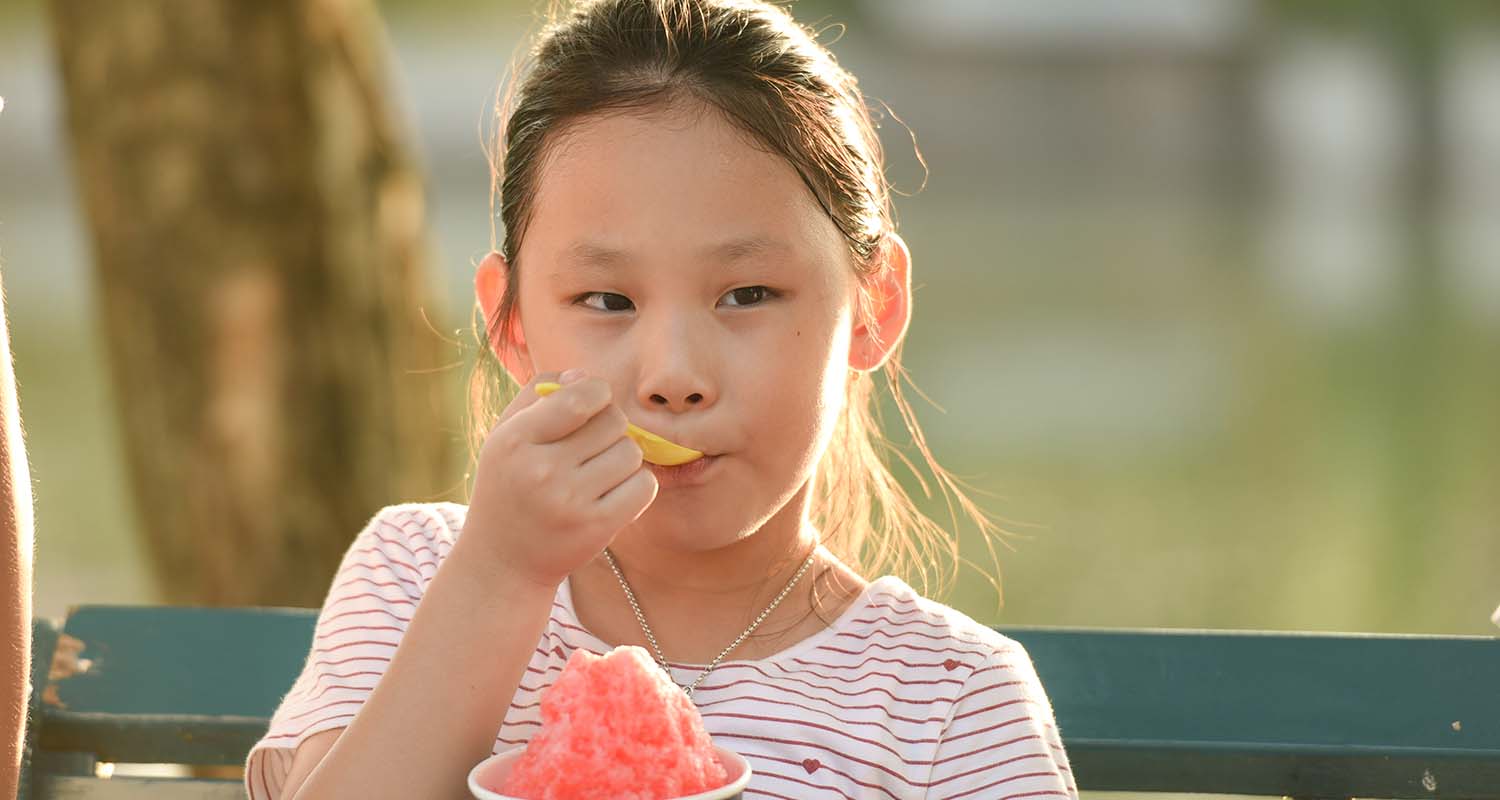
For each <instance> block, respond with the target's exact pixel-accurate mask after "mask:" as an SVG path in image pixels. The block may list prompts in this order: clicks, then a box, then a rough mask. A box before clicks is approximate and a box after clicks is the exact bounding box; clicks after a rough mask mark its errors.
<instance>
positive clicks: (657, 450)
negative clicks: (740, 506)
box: [536, 381, 703, 467]
mask: <svg viewBox="0 0 1500 800" xmlns="http://www.w3.org/2000/svg"><path fill="white" fill-rule="evenodd" d="M561 388H562V384H559V383H552V382H550V381H544V382H542V383H538V384H537V385H536V394H537V397H546V396H547V395H549V394H552V393H553V392H555V391H557V390H558V389H561ZM625 435H626V436H629V437H630V438H632V439H634V440H635V443H636V444H638V445H640V446H641V458H643V459H645V460H647V461H650V462H651V463H653V464H660V465H661V466H663V467H675V466H677V465H678V464H686V463H688V462H689V461H697V460H698V459H700V458H702V457H703V454H702V453H700V452H698V451H697V450H694V449H692V448H690V447H683V446H682V445H680V444H675V443H673V442H669V441H667V440H666V439H663V438H661V437H660V436H657V435H656V434H654V433H652V432H650V431H647V430H642V429H641V428H638V427H636V426H635V424H634V423H630V425H629V426H628V427H626V428H625Z"/></svg>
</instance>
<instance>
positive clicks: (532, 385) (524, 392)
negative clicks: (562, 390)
mask: <svg viewBox="0 0 1500 800" xmlns="http://www.w3.org/2000/svg"><path fill="white" fill-rule="evenodd" d="M558 377H559V374H558V373H556V372H540V373H537V374H536V375H533V376H532V378H531V381H530V382H529V383H527V384H526V385H525V386H522V387H521V391H519V392H517V393H516V396H515V398H514V399H512V400H511V401H510V404H509V405H507V406H506V407H505V410H504V411H503V412H501V413H500V419H498V420H496V422H495V424H496V425H497V426H498V425H499V424H500V423H502V422H504V421H506V420H508V419H510V418H511V417H514V416H515V415H516V414H517V413H519V412H520V411H522V410H523V409H525V408H527V407H528V406H531V405H532V404H534V403H536V401H538V400H540V399H541V398H540V397H538V396H537V394H536V385H537V384H538V383H545V382H548V381H551V382H554V383H555V382H556V381H557V379H558Z"/></svg>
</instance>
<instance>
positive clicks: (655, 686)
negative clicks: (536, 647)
mask: <svg viewBox="0 0 1500 800" xmlns="http://www.w3.org/2000/svg"><path fill="white" fill-rule="evenodd" d="M727 780H728V776H727V774H726V772H725V770H724V766H723V764H721V763H720V762H719V759H718V758H717V756H716V755H715V753H714V747H713V742H712V741H711V740H710V739H709V736H708V731H706V730H705V729H704V727H703V719H702V718H701V717H699V716H698V709H697V708H696V707H695V706H694V705H693V701H692V700H690V699H688V697H687V695H686V694H684V693H683V691H682V689H680V688H678V687H677V685H676V684H674V683H673V682H672V680H671V679H670V678H668V677H667V675H666V674H665V673H664V672H662V670H661V668H660V667H658V666H657V665H656V663H655V662H653V661H652V660H651V656H649V655H648V654H647V653H646V651H645V649H643V648H640V647H634V646H625V647H616V648H615V649H614V650H612V651H610V652H609V653H608V654H606V655H603V656H597V655H594V654H593V653H591V652H589V651H587V650H583V649H579V650H575V651H574V652H573V655H572V656H570V657H569V658H568V663H567V665H566V666H564V667H563V671H562V675H560V676H558V679H557V682H556V683H554V684H552V686H551V687H549V688H548V689H547V690H546V691H545V692H543V693H542V727H541V730H539V731H538V732H537V733H536V735H535V736H533V737H532V739H531V741H530V743H528V744H527V745H526V750H525V752H524V753H523V754H522V755H521V757H520V759H519V760H517V761H516V764H515V767H514V768H513V769H512V770H511V771H510V774H509V775H508V776H507V778H506V780H505V782H504V783H503V784H502V785H501V786H500V787H499V790H498V791H499V792H500V793H501V794H506V795H511V796H514V797H520V798H525V799H526V800H584V798H588V800H597V799H598V798H601V797H609V798H614V799H615V800H662V798H672V797H682V796H685V795H692V794H698V793H700V792H705V791H708V790H710V789H715V788H718V787H720V786H723V785H724V784H725V783H726V782H727Z"/></svg>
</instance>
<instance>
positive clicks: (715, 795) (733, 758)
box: [469, 745, 750, 800]
mask: <svg viewBox="0 0 1500 800" xmlns="http://www.w3.org/2000/svg"><path fill="white" fill-rule="evenodd" d="M525 750H526V748H525V746H524V745H523V746H521V747H516V748H512V749H510V750H506V751H505V752H503V753H498V754H496V755H493V756H490V757H489V758H486V759H485V760H483V761H481V762H479V763H478V764H476V765H475V766H474V768H473V769H471V770H469V792H470V793H472V794H473V795H474V797H475V798H476V800H521V798H517V797H511V796H510V795H508V794H500V793H499V792H495V791H491V790H489V789H486V788H484V787H486V786H499V785H500V784H502V783H504V782H505V778H506V776H507V775H509V774H510V770H511V767H512V766H514V765H515V762H516V759H518V758H520V757H521V753H522V752H524V751H525ZM714 754H715V755H717V756H718V757H719V763H720V764H723V765H724V772H725V773H727V774H728V776H729V782H728V783H726V784H724V785H723V786H720V787H719V788H717V789H711V790H709V791H707V792H699V793H698V794H690V795H685V796H683V797H663V798H662V799H661V800H740V797H741V794H740V793H741V792H743V791H745V787H746V786H747V785H749V783H750V762H748V761H746V760H745V757H744V756H742V755H740V754H739V753H736V752H734V751H733V750H727V749H725V748H723V747H719V746H718V745H715V746H714ZM600 800H606V798H600Z"/></svg>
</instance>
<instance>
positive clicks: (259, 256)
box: [49, 0, 461, 606]
mask: <svg viewBox="0 0 1500 800" xmlns="http://www.w3.org/2000/svg"><path fill="white" fill-rule="evenodd" d="M49 5H50V14H51V21H52V29H53V34H54V39H55V42H56V47H57V52H58V56H59V60H60V64H61V73H62V78H63V87H64V89H65V91H66V96H67V98H66V99H67V126H68V131H69V133H70V135H71V139H72V154H73V158H74V167H75V173H76V177H77V186H78V192H79V195H80V197H81V202H82V205H83V208H84V209H85V211H86V212H87V217H88V223H89V225H90V227H91V229H92V230H91V232H92V242H93V247H94V254H95V264H96V271H97V272H96V275H97V285H98V287H99V288H98V292H97V294H96V298H97V302H98V307H99V308H100V310H101V312H102V320H101V323H100V330H101V332H102V333H103V334H104V336H105V337H106V339H107V343H106V344H107V347H108V351H107V352H108V356H109V361H110V364H111V370H112V374H113V385H114V391H115V394H116V400H117V403H118V408H119V409H120V420H121V427H122V429H123V431H124V435H125V446H126V453H127V458H128V462H129V463H128V466H129V474H130V480H131V483H132V486H131V488H132V493H133V497H134V500H135V502H136V504H137V506H138V508H139V514H138V519H139V521H140V529H141V530H142V531H143V535H144V537H145V540H146V543H147V545H148V553H149V556H150V559H151V560H152V563H153V566H154V568H155V572H156V575H157V576H158V578H159V580H160V584H161V587H162V590H163V592H164V594H165V597H166V598H167V599H168V600H169V601H171V602H191V603H206V604H249V603H255V604H289V605H291V604H295V605H314V606H315V605H318V604H320V603H321V602H322V599H323V596H324V593H325V592H326V591H327V589H328V582H329V579H330V578H331V576H332V575H333V573H334V571H335V569H336V567H337V565H338V561H339V558H340V557H341V555H342V554H343V552H344V550H345V549H346V548H347V547H348V544H349V542H350V540H351V539H352V538H353V537H354V535H355V534H356V533H357V532H358V531H359V530H360V528H361V527H362V526H363V525H364V523H365V522H366V521H368V519H369V518H370V516H371V515H372V514H373V513H374V512H375V510H376V509H377V508H379V507H380V506H381V505H383V504H386V503H392V502H398V501H402V500H437V499H458V498H450V497H446V496H445V495H446V494H447V493H451V492H452V491H453V490H454V489H455V488H457V487H456V485H457V484H460V483H461V480H460V479H459V478H458V477H457V476H455V475H453V474H452V473H451V471H450V469H451V466H452V456H451V454H452V453H454V452H456V439H455V437H454V436H451V435H448V434H447V433H445V432H446V431H449V430H451V429H452V428H453V427H454V426H453V425H452V424H451V421H450V420H448V419H446V418H445V417H446V415H447V414H450V413H451V411H452V409H453V408H454V407H455V406H454V404H453V403H451V402H450V398H455V397H457V395H456V393H455V391H454V390H455V389H456V386H454V385H453V383H454V382H453V381H452V379H451V378H450V373H451V370H438V369H437V368H438V367H439V365H440V364H441V362H442V361H443V360H444V355H445V354H444V342H443V341H442V340H441V339H440V337H438V335H437V334H436V331H435V330H434V329H433V327H432V326H430V325H429V324H428V323H427V319H428V318H429V317H441V316H442V314H441V313H436V314H434V313H429V312H431V311H432V310H433V309H434V306H435V304H434V302H433V300H432V294H431V293H430V292H429V288H428V283H427V280H426V278H427V276H426V274H425V271H424V265H423V248H424V240H423V227H424V221H423V189H422V181H421V178H420V176H419V174H418V172H417V170H416V168H415V165H414V161H413V158H412V157H411V155H410V153H409V151H408V149H407V146H406V144H405V143H404V142H403V140H402V131H401V129H400V127H399V126H398V125H397V124H396V114H395V113H394V110H393V108H392V107H391V103H390V101H389V98H390V95H391V93H390V91H389V90H388V86H387V84H386V78H385V74H384V63H383V47H384V38H383V37H384V34H383V31H382V29H381V27H380V24H379V20H378V17H377V15H376V12H375V10H374V8H373V6H372V5H371V3H370V2H367V0H254V1H253V2H244V0H129V2H117V0H50V3H49ZM78 492H79V497H80V499H81V501H83V502H86V499H84V498H86V497H87V495H88V488H87V487H78Z"/></svg>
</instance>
